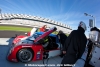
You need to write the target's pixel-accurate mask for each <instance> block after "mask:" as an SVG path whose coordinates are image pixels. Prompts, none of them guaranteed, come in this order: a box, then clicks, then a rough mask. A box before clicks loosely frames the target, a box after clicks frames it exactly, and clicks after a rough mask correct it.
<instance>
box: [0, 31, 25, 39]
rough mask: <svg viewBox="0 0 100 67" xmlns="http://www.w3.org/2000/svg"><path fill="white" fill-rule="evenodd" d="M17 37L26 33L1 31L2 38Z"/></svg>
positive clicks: (0, 36)
mask: <svg viewBox="0 0 100 67" xmlns="http://www.w3.org/2000/svg"><path fill="white" fill-rule="evenodd" d="M16 34H17V35H25V32H18V31H0V38H10V37H15V36H16Z"/></svg>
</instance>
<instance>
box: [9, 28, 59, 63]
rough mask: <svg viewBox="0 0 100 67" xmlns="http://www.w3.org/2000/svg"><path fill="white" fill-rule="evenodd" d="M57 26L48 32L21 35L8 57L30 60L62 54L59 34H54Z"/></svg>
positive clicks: (22, 60) (23, 60)
mask: <svg viewBox="0 0 100 67" xmlns="http://www.w3.org/2000/svg"><path fill="white" fill-rule="evenodd" d="M56 30H57V28H56V27H53V28H50V29H49V30H48V31H46V32H34V34H33V35H31V36H25V35H19V36H17V37H16V38H15V39H14V40H13V43H12V45H11V49H10V50H9V53H8V55H7V59H8V60H9V61H12V62H19V61H20V62H24V63H25V62H29V61H37V60H43V59H47V58H50V57H55V56H58V55H60V54H61V51H60V48H61V45H60V42H59V39H58V36H57V35H55V34H52V32H54V31H56Z"/></svg>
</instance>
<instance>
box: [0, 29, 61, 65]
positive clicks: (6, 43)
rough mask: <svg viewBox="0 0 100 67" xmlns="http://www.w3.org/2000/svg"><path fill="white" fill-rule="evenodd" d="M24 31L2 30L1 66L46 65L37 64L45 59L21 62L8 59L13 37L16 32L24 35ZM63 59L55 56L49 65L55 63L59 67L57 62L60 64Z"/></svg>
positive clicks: (0, 37) (0, 39)
mask: <svg viewBox="0 0 100 67" xmlns="http://www.w3.org/2000/svg"><path fill="white" fill-rule="evenodd" d="M24 33H25V32H18V31H0V67H44V66H35V65H41V64H43V60H40V61H31V62H29V63H21V62H18V63H14V62H9V61H8V60H7V54H8V51H9V48H10V46H11V43H12V41H13V39H14V38H13V37H15V35H16V34H18V35H21V34H23V35H24ZM61 60H62V58H60V57H59V56H57V57H53V58H50V59H49V60H48V64H49V65H50V64H54V65H55V67H59V66H57V64H60V63H61ZM46 61H47V60H44V62H45V63H46ZM48 67H51V66H48ZM52 67H53V66H52Z"/></svg>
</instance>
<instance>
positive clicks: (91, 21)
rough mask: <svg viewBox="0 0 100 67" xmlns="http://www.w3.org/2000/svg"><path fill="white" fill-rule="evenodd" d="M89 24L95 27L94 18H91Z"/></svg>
mask: <svg viewBox="0 0 100 67" xmlns="http://www.w3.org/2000/svg"><path fill="white" fill-rule="evenodd" d="M89 26H90V28H92V27H94V23H93V19H89Z"/></svg>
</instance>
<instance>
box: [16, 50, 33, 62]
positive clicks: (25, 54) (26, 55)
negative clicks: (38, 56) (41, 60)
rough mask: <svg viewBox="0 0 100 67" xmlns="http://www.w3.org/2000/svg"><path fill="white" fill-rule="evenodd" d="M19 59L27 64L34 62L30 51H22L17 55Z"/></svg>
mask: <svg viewBox="0 0 100 67" xmlns="http://www.w3.org/2000/svg"><path fill="white" fill-rule="evenodd" d="M17 58H18V60H19V61H21V62H23V63H26V62H29V61H31V60H32V58H33V53H32V51H31V50H29V49H21V50H19V51H18V53H17Z"/></svg>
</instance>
